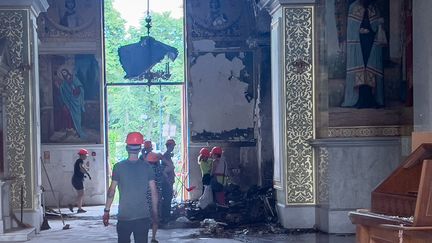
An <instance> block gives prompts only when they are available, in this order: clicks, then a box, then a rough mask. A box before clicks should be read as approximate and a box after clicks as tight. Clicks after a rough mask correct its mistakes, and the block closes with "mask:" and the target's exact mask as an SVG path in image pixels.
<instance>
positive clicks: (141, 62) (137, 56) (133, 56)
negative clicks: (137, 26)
mask: <svg viewBox="0 0 432 243" xmlns="http://www.w3.org/2000/svg"><path fill="white" fill-rule="evenodd" d="M118 55H119V57H120V63H121V65H122V67H123V69H124V71H125V72H126V75H125V78H127V79H136V78H139V77H140V76H141V75H143V74H144V73H145V72H147V71H149V70H150V69H151V68H152V67H153V66H154V65H155V64H157V63H159V62H160V61H161V60H162V59H163V58H164V57H165V56H168V57H169V58H170V59H171V60H174V59H176V58H177V55H178V50H177V49H176V48H174V47H172V46H169V45H167V44H164V43H162V42H160V41H157V40H155V39H154V38H153V37H150V36H145V37H141V40H140V42H138V43H134V44H130V45H126V46H122V47H120V48H119V49H118Z"/></svg>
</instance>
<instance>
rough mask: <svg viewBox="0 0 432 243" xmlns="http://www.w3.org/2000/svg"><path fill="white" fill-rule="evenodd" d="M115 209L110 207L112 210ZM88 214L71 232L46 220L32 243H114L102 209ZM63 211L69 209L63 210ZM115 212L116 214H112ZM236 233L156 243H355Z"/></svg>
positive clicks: (181, 234) (174, 234) (162, 234)
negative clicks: (217, 236)
mask: <svg viewBox="0 0 432 243" xmlns="http://www.w3.org/2000/svg"><path fill="white" fill-rule="evenodd" d="M114 208H115V207H113V209H114ZM86 210H88V212H87V213H84V214H70V217H67V218H66V221H65V224H69V225H70V229H68V230H63V229H62V228H63V224H62V222H61V220H53V219H51V220H48V223H49V225H50V226H51V229H49V230H44V231H41V232H40V233H39V234H37V235H36V237H34V238H32V239H31V240H30V241H28V242H31V243H69V242H70V243H72V242H73V243H80V242H81V243H88V242H113V243H114V242H117V233H116V227H115V220H111V222H110V223H111V224H110V225H109V226H108V227H104V226H103V224H102V219H101V216H102V207H91V208H90V207H89V208H86ZM62 212H68V214H69V210H67V209H63V210H62ZM114 213H115V212H114ZM236 232H238V233H235V234H232V235H229V236H227V235H224V238H214V235H205V234H202V231H200V229H199V228H187V229H185V228H177V229H160V230H159V231H158V234H157V239H158V240H159V242H161V243H162V242H177V243H180V242H185V243H188V242H208V243H224V242H233V243H235V242H251V243H252V242H256V243H260V242H263V243H265V242H272V243H279V242H293V243H294V242H295V243H354V242H355V237H354V236H353V235H327V234H323V233H289V234H268V233H262V232H259V231H253V232H254V233H249V232H247V228H246V227H245V228H244V229H243V230H242V228H239V230H238V231H236Z"/></svg>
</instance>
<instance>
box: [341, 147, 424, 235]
mask: <svg viewBox="0 0 432 243" xmlns="http://www.w3.org/2000/svg"><path fill="white" fill-rule="evenodd" d="M349 217H350V219H351V222H352V223H353V224H356V231H357V232H356V233H357V243H387V242H395V243H401V242H404V243H432V143H423V144H422V145H420V146H419V147H418V148H417V149H416V150H415V151H414V152H412V153H411V154H410V155H409V156H408V158H407V159H406V160H405V161H404V162H403V163H402V164H401V165H400V166H399V167H398V168H397V169H396V170H395V171H394V172H393V173H392V174H391V175H390V176H389V177H387V178H386V179H385V180H384V181H383V182H382V183H381V184H379V185H378V186H377V187H376V188H375V190H373V191H372V195H371V209H370V210H364V209H363V210H362V209H360V210H357V211H356V212H350V214H349Z"/></svg>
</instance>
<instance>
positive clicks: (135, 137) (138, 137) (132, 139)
mask: <svg viewBox="0 0 432 243" xmlns="http://www.w3.org/2000/svg"><path fill="white" fill-rule="evenodd" d="M143 142H144V137H143V135H142V134H141V133H139V132H130V133H129V134H128V135H127V137H126V144H140V145H141V144H142V143H143Z"/></svg>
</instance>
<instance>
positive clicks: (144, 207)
mask: <svg viewBox="0 0 432 243" xmlns="http://www.w3.org/2000/svg"><path fill="white" fill-rule="evenodd" d="M143 142H144V138H143V135H142V134H141V133H139V132H131V133H129V134H128V135H127V137H126V150H127V152H128V158H127V159H125V160H123V161H120V162H118V163H116V164H115V165H114V168H113V171H112V181H111V184H110V187H109V189H108V194H107V200H106V203H105V209H104V215H103V218H102V219H103V224H104V225H105V226H108V225H109V218H110V214H109V212H110V208H111V205H112V203H113V200H114V195H115V191H116V188H117V186H118V187H119V193H120V196H119V203H118V214H117V219H118V221H117V236H118V243H130V242H131V239H130V236H131V234H133V236H134V241H135V242H136V243H147V242H148V231H149V228H150V222H155V223H157V222H158V212H157V208H158V192H157V188H156V182H155V178H154V173H153V170H152V169H151V168H150V165H149V164H148V163H145V162H144V161H142V160H141V159H139V157H138V154H139V152H140V150H141V144H142V143H143ZM149 189H150V191H151V198H152V200H151V205H152V206H151V211H150V205H149V204H150V203H149V202H148V201H147V198H146V193H145V192H147V190H149ZM150 217H152V219H150Z"/></svg>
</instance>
